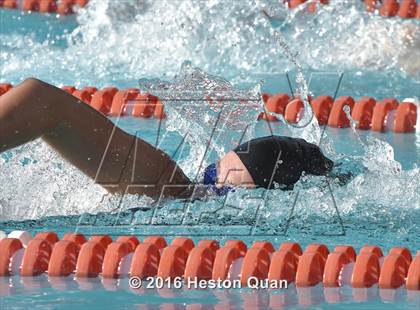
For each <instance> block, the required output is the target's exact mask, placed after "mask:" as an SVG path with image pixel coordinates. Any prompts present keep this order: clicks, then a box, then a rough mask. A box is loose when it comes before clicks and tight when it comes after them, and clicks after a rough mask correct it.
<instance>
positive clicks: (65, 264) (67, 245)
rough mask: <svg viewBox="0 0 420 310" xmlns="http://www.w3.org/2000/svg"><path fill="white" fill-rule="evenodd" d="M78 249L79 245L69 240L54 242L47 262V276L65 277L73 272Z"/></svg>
mask: <svg viewBox="0 0 420 310" xmlns="http://www.w3.org/2000/svg"><path fill="white" fill-rule="evenodd" d="M79 249H80V246H79V245H78V244H76V243H75V242H73V241H70V240H60V241H58V242H57V243H56V244H54V247H53V250H52V253H51V257H50V262H49V264H48V276H51V277H66V276H68V275H70V274H71V273H73V272H74V271H75V269H76V264H77V257H78V255H79Z"/></svg>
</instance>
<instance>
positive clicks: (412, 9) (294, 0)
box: [284, 0, 420, 19]
mask: <svg viewBox="0 0 420 310" xmlns="http://www.w3.org/2000/svg"><path fill="white" fill-rule="evenodd" d="M329 2H330V1H329V0H284V3H286V4H287V5H288V7H289V9H296V8H298V7H299V6H300V5H302V4H304V3H308V5H307V6H306V11H307V12H309V13H314V12H315V11H316V10H317V8H318V7H319V6H320V5H325V4H328V3H329ZM364 4H365V7H366V10H367V11H368V12H371V13H372V12H378V14H379V15H380V16H383V17H395V16H398V17H400V18H417V19H420V3H417V1H416V0H401V1H397V0H364Z"/></svg>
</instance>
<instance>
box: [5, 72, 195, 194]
mask: <svg viewBox="0 0 420 310" xmlns="http://www.w3.org/2000/svg"><path fill="white" fill-rule="evenodd" d="M40 137H42V138H43V140H45V141H46V142H47V143H48V144H49V145H50V146H51V147H52V148H53V149H55V150H56V151H57V152H58V153H60V154H61V155H62V156H63V157H64V158H65V159H66V160H67V161H69V162H70V163H72V164H73V165H74V166H76V167H77V168H78V169H79V170H81V171H82V172H84V173H85V174H86V175H88V176H89V177H91V178H92V179H95V181H96V182H97V183H99V184H101V185H102V186H104V187H105V188H106V189H107V190H109V191H110V192H113V193H124V192H127V193H130V194H145V195H148V196H151V197H155V198H156V197H160V196H161V194H162V193H163V196H170V197H180V198H185V197H188V196H189V194H190V192H191V190H190V188H189V186H190V185H191V182H190V180H189V179H188V178H187V177H186V176H185V174H184V173H183V172H182V170H181V169H180V168H179V167H178V166H177V165H176V163H175V162H174V161H173V160H172V159H171V158H170V157H169V156H168V155H167V154H165V153H164V152H162V151H161V150H159V149H157V148H155V147H153V146H152V145H150V144H148V143H147V142H145V141H143V140H141V139H138V138H136V137H134V136H132V135H130V134H128V133H126V132H124V131H123V130H121V129H120V128H118V127H116V126H115V125H114V124H113V123H112V122H111V121H110V120H109V119H107V118H106V117H105V116H104V115H102V114H101V113H99V112H97V111H96V110H94V109H93V108H91V107H90V106H89V105H87V104H85V103H83V102H81V101H80V100H78V99H77V98H75V97H73V96H72V95H70V94H68V93H66V92H64V91H62V90H61V89H59V88H56V87H54V86H51V85H49V84H47V83H44V82H42V81H39V80H37V79H27V80H26V81H24V82H23V83H22V84H20V85H19V86H17V87H15V88H13V89H12V90H10V91H9V92H7V93H6V94H4V95H3V96H1V97H0V153H2V152H4V151H7V150H9V149H11V148H14V147H17V146H19V145H22V144H24V143H27V142H29V141H32V140H34V139H37V138H40Z"/></svg>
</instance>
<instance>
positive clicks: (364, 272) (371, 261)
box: [351, 251, 380, 288]
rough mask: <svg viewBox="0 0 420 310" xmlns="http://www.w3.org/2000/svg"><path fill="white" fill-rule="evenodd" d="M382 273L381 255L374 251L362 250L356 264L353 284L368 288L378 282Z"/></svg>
mask: <svg viewBox="0 0 420 310" xmlns="http://www.w3.org/2000/svg"><path fill="white" fill-rule="evenodd" d="M379 275H380V266H379V257H378V256H377V255H376V254H374V252H368V251H364V252H363V251H360V254H359V255H358V256H357V258H356V262H355V264H354V268H353V273H352V276H351V286H352V287H355V288H367V287H371V286H372V285H374V284H376V283H378V281H379Z"/></svg>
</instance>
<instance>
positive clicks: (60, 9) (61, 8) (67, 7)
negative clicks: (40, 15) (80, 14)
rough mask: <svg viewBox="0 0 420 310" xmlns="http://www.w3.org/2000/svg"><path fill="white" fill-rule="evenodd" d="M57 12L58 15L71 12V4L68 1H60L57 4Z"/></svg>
mask: <svg viewBox="0 0 420 310" xmlns="http://www.w3.org/2000/svg"><path fill="white" fill-rule="evenodd" d="M57 13H58V14H60V15H68V14H73V13H74V12H73V4H72V3H70V2H69V1H60V2H59V3H58V5H57Z"/></svg>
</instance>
